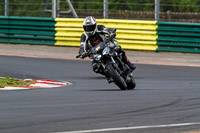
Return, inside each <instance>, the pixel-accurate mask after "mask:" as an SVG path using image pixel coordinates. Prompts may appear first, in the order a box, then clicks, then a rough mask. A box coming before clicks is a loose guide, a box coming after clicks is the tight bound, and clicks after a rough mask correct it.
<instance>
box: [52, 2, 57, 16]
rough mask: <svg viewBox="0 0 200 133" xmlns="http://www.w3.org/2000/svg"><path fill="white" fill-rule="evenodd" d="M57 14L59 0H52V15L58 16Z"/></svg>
mask: <svg viewBox="0 0 200 133" xmlns="http://www.w3.org/2000/svg"><path fill="white" fill-rule="evenodd" d="M56 16H57V0H52V17H53V18H56Z"/></svg>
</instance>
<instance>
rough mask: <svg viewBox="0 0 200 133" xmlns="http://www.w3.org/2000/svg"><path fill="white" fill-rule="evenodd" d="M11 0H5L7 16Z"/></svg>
mask: <svg viewBox="0 0 200 133" xmlns="http://www.w3.org/2000/svg"><path fill="white" fill-rule="evenodd" d="M8 7H9V0H5V16H8Z"/></svg>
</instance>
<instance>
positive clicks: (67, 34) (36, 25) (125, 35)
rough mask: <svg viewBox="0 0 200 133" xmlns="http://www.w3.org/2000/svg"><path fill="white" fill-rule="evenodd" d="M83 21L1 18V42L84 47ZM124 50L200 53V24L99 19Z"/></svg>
mask: <svg viewBox="0 0 200 133" xmlns="http://www.w3.org/2000/svg"><path fill="white" fill-rule="evenodd" d="M82 22H83V19H73V18H56V19H53V18H35V17H5V16H0V42H3V43H24V44H42V45H43V44H44V45H59V46H78V47H79V46H80V36H81V34H82V33H83V27H82ZM97 23H98V24H103V25H105V26H106V27H108V28H117V37H116V39H117V40H118V42H119V45H121V46H122V48H124V49H133V50H153V51H176V52H195V53H200V38H199V37H200V24H194V23H176V22H156V21H140V20H114V19H97Z"/></svg>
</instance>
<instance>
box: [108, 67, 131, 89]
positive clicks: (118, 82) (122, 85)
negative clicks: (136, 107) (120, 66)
mask: <svg viewBox="0 0 200 133" xmlns="http://www.w3.org/2000/svg"><path fill="white" fill-rule="evenodd" d="M106 68H107V71H108V74H109V75H110V77H111V78H112V79H113V80H114V82H115V84H116V85H117V86H118V87H119V88H120V89H121V90H127V86H126V82H125V81H124V79H123V78H122V77H121V76H120V75H119V73H118V72H117V71H116V70H115V69H114V68H113V66H112V64H108V65H107V67H106Z"/></svg>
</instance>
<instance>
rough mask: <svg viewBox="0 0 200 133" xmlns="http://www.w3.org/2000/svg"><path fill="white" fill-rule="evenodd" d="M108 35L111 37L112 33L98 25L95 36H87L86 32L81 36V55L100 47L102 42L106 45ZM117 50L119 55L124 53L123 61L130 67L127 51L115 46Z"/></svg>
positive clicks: (93, 63)
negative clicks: (97, 46)
mask: <svg viewBox="0 0 200 133" xmlns="http://www.w3.org/2000/svg"><path fill="white" fill-rule="evenodd" d="M106 34H108V35H111V34H112V33H110V32H109V30H108V29H107V28H106V27H105V26H104V25H97V30H96V32H95V34H94V35H92V36H90V37H88V36H87V34H86V33H85V32H84V33H83V34H82V35H81V40H80V43H81V47H80V49H79V54H80V55H82V54H83V53H87V52H89V51H90V50H91V48H93V47H95V46H96V45H98V44H99V43H100V42H103V43H106ZM115 49H116V51H117V52H118V53H122V61H123V62H124V63H127V64H128V65H130V64H131V63H130V62H129V61H128V59H127V56H126V54H125V51H124V50H123V49H121V47H120V46H119V45H117V46H115ZM92 65H93V70H94V71H95V72H96V70H95V61H94V60H93V62H92Z"/></svg>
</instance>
